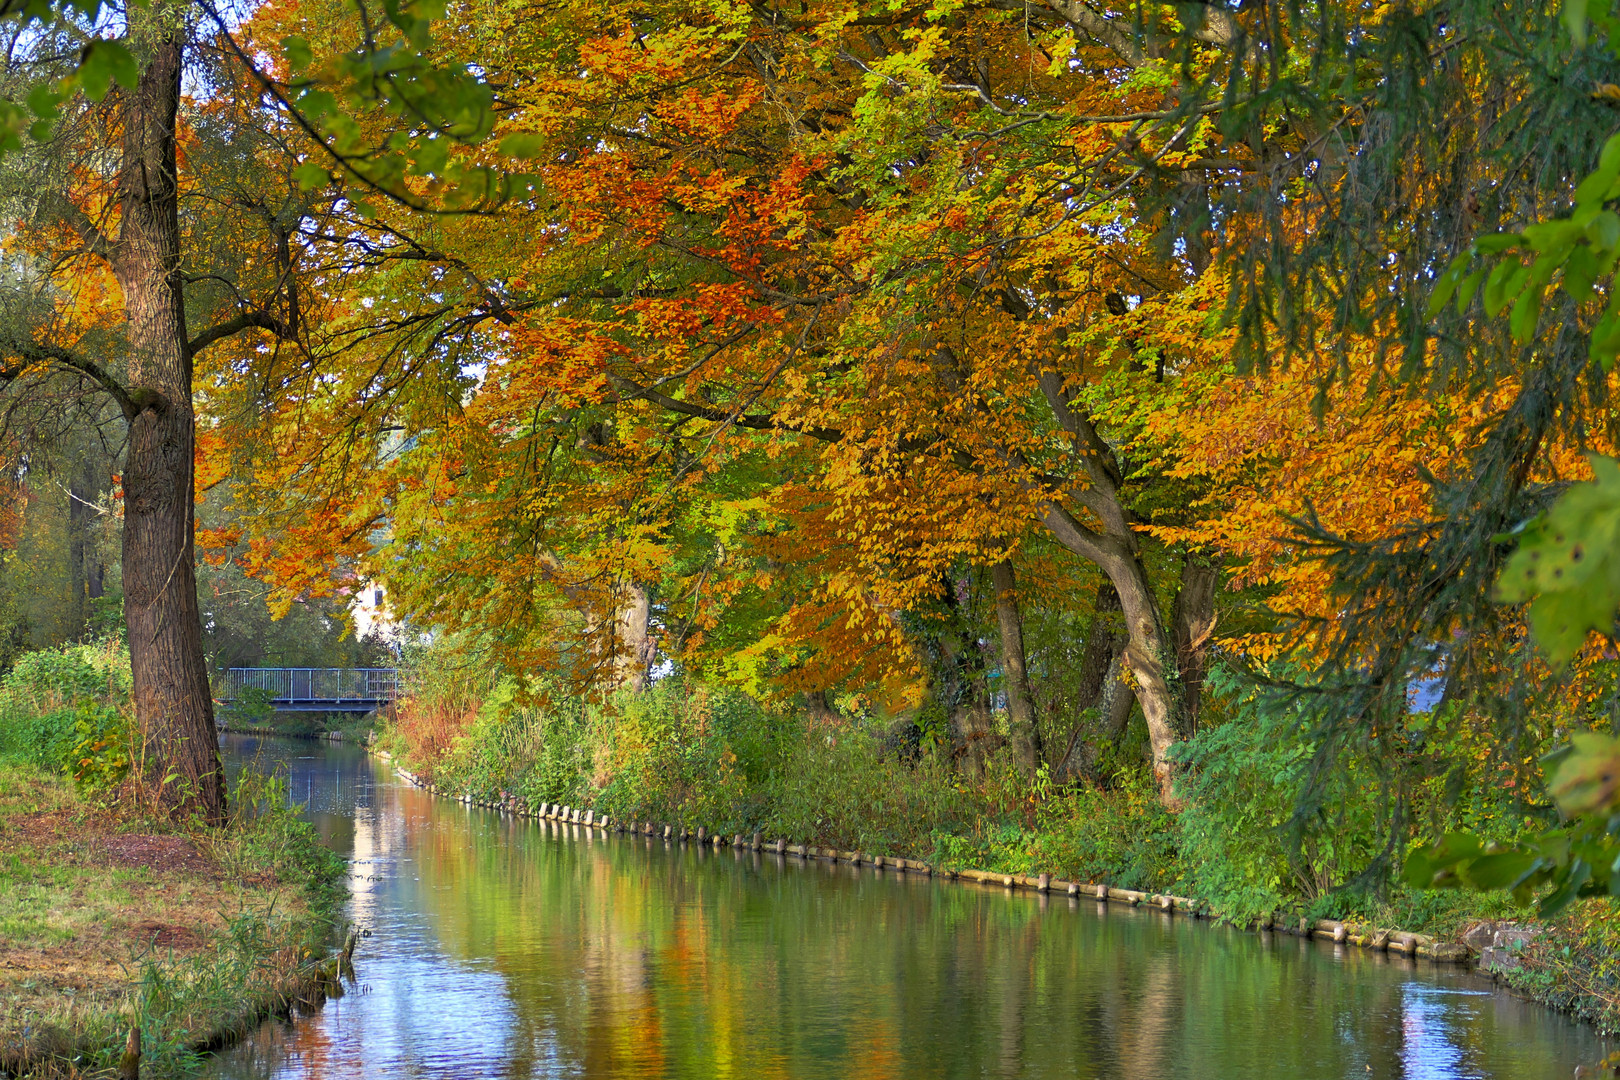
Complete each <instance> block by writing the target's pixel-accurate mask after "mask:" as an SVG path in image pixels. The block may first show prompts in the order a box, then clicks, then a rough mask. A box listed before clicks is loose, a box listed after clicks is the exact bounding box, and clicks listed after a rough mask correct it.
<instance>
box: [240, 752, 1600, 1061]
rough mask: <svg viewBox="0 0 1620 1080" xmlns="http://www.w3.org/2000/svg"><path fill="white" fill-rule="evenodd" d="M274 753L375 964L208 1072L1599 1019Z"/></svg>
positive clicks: (1266, 1043)
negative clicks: (545, 813) (521, 809)
mask: <svg viewBox="0 0 1620 1080" xmlns="http://www.w3.org/2000/svg"><path fill="white" fill-rule="evenodd" d="M226 749H227V752H228V754H229V755H230V756H231V758H232V759H233V760H238V761H239V760H242V759H245V758H247V757H251V756H253V755H255V754H258V755H262V756H263V757H264V758H268V759H272V760H274V761H279V762H284V763H285V764H286V766H287V768H288V771H289V778H290V783H291V786H292V790H293V794H294V796H295V797H296V798H298V799H300V800H304V801H306V802H307V803H308V815H309V817H310V819H311V820H312V821H313V822H314V823H315V825H316V827H317V828H318V829H319V830H320V832H321V834H322V836H324V837H325V838H326V841H327V842H328V843H329V844H331V846H332V847H333V848H334V849H335V850H337V851H338V852H340V853H341V854H343V855H345V856H346V857H349V858H350V859H351V877H350V887H351V889H352V891H353V899H352V901H351V917H352V918H353V920H354V921H355V922H356V923H357V924H358V925H360V926H362V927H365V928H367V929H369V930H370V931H371V935H372V936H371V937H369V938H367V939H365V940H364V941H362V942H361V946H360V949H359V951H358V953H357V955H356V958H355V966H356V969H357V971H358V973H359V984H358V986H356V987H355V989H354V990H353V991H352V992H351V993H350V994H349V995H348V996H346V997H343V998H341V999H338V1000H335V1001H332V1002H330V1003H328V1004H327V1005H326V1007H325V1008H324V1009H322V1010H321V1011H320V1012H319V1013H318V1014H316V1015H314V1016H312V1017H307V1018H304V1019H301V1020H297V1021H295V1022H292V1023H285V1022H273V1023H270V1024H266V1025H265V1026H264V1027H263V1028H262V1029H261V1030H260V1031H259V1032H258V1033H257V1034H256V1035H255V1036H254V1037H253V1038H251V1039H250V1040H248V1041H247V1042H246V1043H244V1044H243V1045H242V1046H240V1047H238V1048H236V1049H234V1050H232V1051H229V1052H227V1053H225V1054H223V1055H221V1056H220V1057H219V1058H217V1059H215V1060H214V1061H213V1062H211V1065H210V1072H209V1075H210V1076H213V1077H220V1078H233V1080H234V1078H243V1080H247V1078H253V1080H261V1078H263V1080H268V1078H271V1077H274V1078H286V1080H293V1078H298V1080H303V1078H308V1080H317V1078H342V1077H399V1078H428V1077H445V1078H449V1077H457V1078H461V1077H469V1078H472V1077H514V1078H528V1077H592V1078H594V1077H732V1076H736V1077H781V1078H790V1080H797V1078H811V1077H815V1078H822V1077H1071V1078H1081V1080H1091V1078H1098V1080H1102V1078H1108V1080H1132V1078H1142V1080H1147V1078H1187V1080H1194V1078H1196V1080H1318V1078H1320V1080H1327V1078H1334V1080H1351V1078H1354V1080H1367V1078H1397V1077H1398V1078H1406V1080H1461V1078H1480V1080H1496V1078H1502V1080H1507V1078H1513V1080H1532V1078H1540V1077H1549V1078H1553V1077H1558V1078H1562V1077H1569V1076H1570V1075H1572V1073H1573V1071H1574V1068H1575V1066H1576V1065H1577V1064H1580V1063H1583V1062H1585V1063H1591V1062H1594V1061H1596V1060H1597V1059H1598V1058H1600V1057H1601V1056H1602V1055H1603V1054H1604V1053H1605V1052H1606V1050H1607V1047H1606V1046H1605V1044H1604V1043H1602V1042H1601V1041H1600V1040H1598V1039H1597V1038H1596V1036H1595V1035H1594V1034H1593V1033H1592V1032H1591V1031H1590V1029H1588V1028H1585V1027H1583V1026H1580V1025H1577V1024H1574V1023H1571V1022H1569V1021H1567V1020H1564V1019H1563V1018H1561V1017H1558V1016H1556V1015H1554V1014H1552V1013H1550V1012H1548V1011H1546V1010H1544V1009H1541V1008H1540V1007H1538V1006H1534V1005H1531V1004H1528V1003H1526V1002H1523V1001H1520V1000H1518V999H1516V998H1514V997H1512V996H1511V995H1509V994H1508V993H1506V992H1504V991H1499V990H1497V989H1495V988H1494V987H1493V986H1492V984H1491V983H1490V982H1489V981H1488V980H1485V979H1481V978H1479V977H1477V976H1474V975H1471V974H1466V973H1463V972H1459V971H1456V970H1454V969H1451V968H1447V967H1436V966H1434V965H1431V964H1429V963H1428V962H1426V961H1408V960H1403V959H1400V958H1386V957H1383V956H1379V955H1376V954H1372V953H1367V952H1364V951H1362V950H1359V949H1353V948H1345V947H1343V946H1335V945H1332V944H1331V943H1326V942H1307V941H1302V940H1300V939H1298V938H1293V937H1287V936H1276V937H1273V936H1272V935H1269V934H1268V935H1253V934H1247V933H1241V932H1238V931H1234V930H1229V929H1223V928H1220V927H1214V926H1211V925H1210V924H1208V923H1204V922H1194V921H1190V920H1188V919H1186V918H1185V917H1171V916H1168V915H1165V914H1164V913H1162V912H1157V911H1149V910H1143V909H1135V910H1133V909H1130V908H1124V907H1120V906H1118V905H1099V904H1097V903H1096V902H1095V901H1093V900H1089V899H1087V900H1070V899H1068V898H1067V897H1061V896H1055V897H1050V898H1046V897H1039V896H1034V895H1031V894H1030V893H1028V892H1011V891H1008V890H1003V889H999V888H993V887H984V886H966V885H960V884H947V883H944V882H938V881H934V880H932V879H929V878H925V877H922V876H919V875H900V874H895V873H894V872H893V871H884V872H880V871H877V870H873V869H872V868H870V867H860V868H855V867H850V866H847V865H839V866H833V865H830V864H827V863H824V862H811V863H804V862H801V861H799V860H797V859H792V858H785V859H784V858H781V857H778V856H775V855H770V854H755V853H752V852H734V851H731V850H729V849H724V850H721V851H719V852H714V851H712V850H709V849H703V848H698V847H696V846H692V847H686V848H683V847H681V846H680V845H675V846H673V847H671V846H669V845H666V844H665V843H664V842H663V841H661V840H659V841H653V840H648V839H645V838H633V837H624V836H604V835H603V834H601V833H593V832H590V831H586V830H583V829H580V828H578V827H577V826H560V825H557V824H555V823H543V822H534V821H529V820H525V819H514V818H511V817H507V816H504V815H501V814H498V813H494V812H491V811H486V810H479V809H475V808H469V807H466V806H463V805H461V804H460V803H455V802H451V801H449V800H444V799H437V798H435V797H433V796H431V795H428V794H427V793H425V792H422V791H419V790H417V789H415V788H411V787H409V786H407V785H405V784H403V783H402V782H400V781H398V780H396V779H395V778H393V777H392V775H391V773H390V771H389V770H388V769H387V768H386V767H385V766H383V765H382V764H381V763H379V762H375V761H373V760H372V759H370V758H369V757H367V756H366V755H365V754H363V753H362V752H360V751H358V750H355V749H353V748H349V747H342V746H329V745H328V744H324V743H313V742H290V741H281V740H260V739H255V738H252V737H247V736H230V737H227V740H226Z"/></svg>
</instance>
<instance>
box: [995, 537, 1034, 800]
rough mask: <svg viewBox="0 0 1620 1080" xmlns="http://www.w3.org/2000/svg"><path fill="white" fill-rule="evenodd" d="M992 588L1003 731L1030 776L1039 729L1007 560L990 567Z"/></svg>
mask: <svg viewBox="0 0 1620 1080" xmlns="http://www.w3.org/2000/svg"><path fill="white" fill-rule="evenodd" d="M990 580H991V582H992V584H994V586H995V589H996V623H997V625H998V626H999V628H1000V630H1001V672H1002V685H1003V687H1004V688H1005V690H1006V694H1007V728H1008V731H1009V732H1011V735H1012V746H1013V753H1014V754H1015V755H1016V756H1017V758H1018V767H1019V768H1020V769H1021V770H1023V773H1024V775H1025V776H1034V775H1035V768H1036V765H1037V764H1038V763H1039V761H1040V758H1041V735H1040V729H1039V727H1038V726H1037V725H1036V723H1035V702H1034V698H1033V697H1032V696H1031V694H1030V691H1029V672H1028V671H1027V670H1026V667H1025V662H1024V621H1023V617H1022V615H1021V614H1020V612H1019V610H1018V579H1017V576H1016V575H1015V573H1014V572H1013V564H1012V561H1011V560H1010V559H1003V560H1001V561H1000V562H998V563H996V564H995V565H994V566H992V567H991V568H990Z"/></svg>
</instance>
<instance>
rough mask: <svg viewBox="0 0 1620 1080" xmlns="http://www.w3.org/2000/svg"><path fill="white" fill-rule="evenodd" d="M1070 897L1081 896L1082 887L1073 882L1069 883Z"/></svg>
mask: <svg viewBox="0 0 1620 1080" xmlns="http://www.w3.org/2000/svg"><path fill="white" fill-rule="evenodd" d="M1069 895H1070V896H1079V895H1080V886H1079V885H1078V884H1077V883H1075V882H1073V881H1071V882H1069Z"/></svg>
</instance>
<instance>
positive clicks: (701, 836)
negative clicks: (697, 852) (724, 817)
mask: <svg viewBox="0 0 1620 1080" xmlns="http://www.w3.org/2000/svg"><path fill="white" fill-rule="evenodd" d="M708 836H709V827H708V826H707V825H699V826H698V832H697V842H698V843H700V844H701V843H703V842H704V841H705V840H706V839H708Z"/></svg>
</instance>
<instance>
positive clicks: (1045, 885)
mask: <svg viewBox="0 0 1620 1080" xmlns="http://www.w3.org/2000/svg"><path fill="white" fill-rule="evenodd" d="M1035 888H1037V889H1039V890H1040V891H1041V892H1050V891H1051V889H1052V875H1051V874H1042V875H1041V876H1040V877H1038V878H1036V879H1035Z"/></svg>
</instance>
